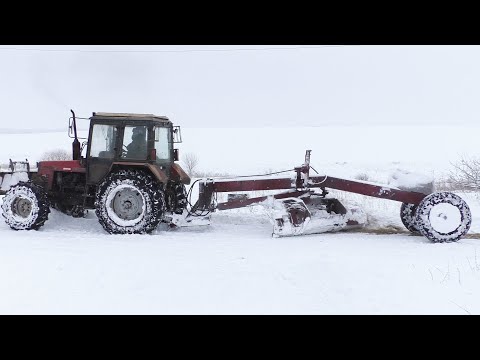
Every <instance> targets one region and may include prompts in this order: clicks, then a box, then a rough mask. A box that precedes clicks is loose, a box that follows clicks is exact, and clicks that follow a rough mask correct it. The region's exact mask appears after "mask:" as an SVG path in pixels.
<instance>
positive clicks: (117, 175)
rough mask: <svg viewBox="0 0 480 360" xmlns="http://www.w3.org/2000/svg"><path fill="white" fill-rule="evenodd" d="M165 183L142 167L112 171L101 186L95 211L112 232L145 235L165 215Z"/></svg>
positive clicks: (104, 226) (108, 230) (105, 227)
mask: <svg viewBox="0 0 480 360" xmlns="http://www.w3.org/2000/svg"><path fill="white" fill-rule="evenodd" d="M164 207H165V202H164V193H163V191H162V186H161V184H159V183H158V182H157V181H156V180H155V179H154V178H153V177H152V176H151V175H150V174H148V173H146V172H144V171H140V170H119V171H117V172H114V173H111V174H110V175H109V176H107V177H106V178H105V180H103V181H102V183H101V184H100V186H99V187H98V191H97V194H96V198H95V213H96V214H97V217H98V220H99V222H100V224H101V225H102V226H103V228H104V229H105V230H106V231H107V232H109V233H110V234H144V233H149V232H152V231H153V230H155V228H156V227H157V225H158V223H159V222H160V220H161V219H162V217H163V214H164Z"/></svg>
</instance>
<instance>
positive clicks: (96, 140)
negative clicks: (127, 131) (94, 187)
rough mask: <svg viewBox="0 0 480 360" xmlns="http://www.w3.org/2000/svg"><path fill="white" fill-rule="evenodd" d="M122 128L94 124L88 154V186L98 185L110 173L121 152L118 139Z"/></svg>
mask: <svg viewBox="0 0 480 360" xmlns="http://www.w3.org/2000/svg"><path fill="white" fill-rule="evenodd" d="M120 131H121V127H119V126H118V125H111V124H93V125H92V127H91V129H90V139H89V141H88V143H89V147H88V153H87V184H98V183H99V182H100V181H102V179H103V178H104V177H105V176H106V175H107V174H108V173H109V172H110V168H111V167H112V163H113V162H114V161H115V160H116V159H118V157H119V153H120V151H121V149H120V144H119V143H118V139H119V138H120V136H118V135H120V134H119V133H120Z"/></svg>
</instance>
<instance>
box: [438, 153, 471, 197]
mask: <svg viewBox="0 0 480 360" xmlns="http://www.w3.org/2000/svg"><path fill="white" fill-rule="evenodd" d="M452 167H453V169H452V170H451V171H450V173H449V174H448V176H447V177H446V179H444V180H443V182H442V183H440V184H439V185H440V186H443V187H444V188H445V189H449V190H458V191H479V190H480V159H478V158H467V157H462V158H461V159H460V160H458V161H457V162H455V163H452Z"/></svg>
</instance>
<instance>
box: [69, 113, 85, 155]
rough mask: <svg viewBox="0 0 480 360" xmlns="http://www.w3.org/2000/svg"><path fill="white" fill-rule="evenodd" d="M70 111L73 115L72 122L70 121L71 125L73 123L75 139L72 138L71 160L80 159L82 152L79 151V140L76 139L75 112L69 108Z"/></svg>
mask: <svg viewBox="0 0 480 360" xmlns="http://www.w3.org/2000/svg"><path fill="white" fill-rule="evenodd" d="M70 111H71V112H72V116H73V122H72V125H73V133H74V134H75V139H74V140H73V143H72V153H73V154H72V158H73V160H80V159H81V157H82V154H81V151H80V141H78V137H77V120H76V119H75V113H74V112H73V110H70Z"/></svg>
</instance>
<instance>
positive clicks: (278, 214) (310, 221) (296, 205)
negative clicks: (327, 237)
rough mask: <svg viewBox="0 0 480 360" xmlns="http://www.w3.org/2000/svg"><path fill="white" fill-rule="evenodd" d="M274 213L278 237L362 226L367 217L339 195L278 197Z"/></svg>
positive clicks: (273, 219) (274, 223)
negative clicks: (345, 203) (349, 205)
mask: <svg viewBox="0 0 480 360" xmlns="http://www.w3.org/2000/svg"><path fill="white" fill-rule="evenodd" d="M270 214H271V215H270V218H271V222H272V223H273V235H274V236H276V237H283V236H296V235H306V234H319V233H324V232H331V231H338V230H341V229H345V228H347V227H348V228H352V227H361V226H363V225H365V224H366V220H367V218H366V215H365V213H364V212H363V211H362V210H361V209H360V208H352V209H348V210H347V209H346V208H345V207H344V206H343V205H342V204H341V203H340V201H338V200H337V199H333V198H328V199H326V198H322V197H317V196H310V197H305V198H303V200H302V199H299V198H287V199H278V200H275V201H274V204H273V208H272V211H270Z"/></svg>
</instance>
